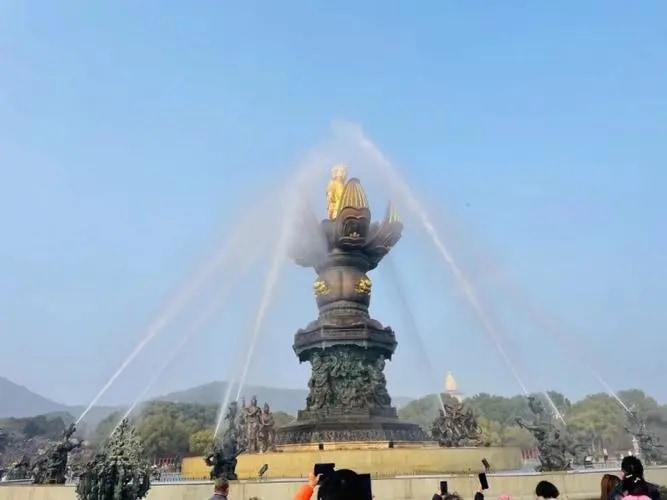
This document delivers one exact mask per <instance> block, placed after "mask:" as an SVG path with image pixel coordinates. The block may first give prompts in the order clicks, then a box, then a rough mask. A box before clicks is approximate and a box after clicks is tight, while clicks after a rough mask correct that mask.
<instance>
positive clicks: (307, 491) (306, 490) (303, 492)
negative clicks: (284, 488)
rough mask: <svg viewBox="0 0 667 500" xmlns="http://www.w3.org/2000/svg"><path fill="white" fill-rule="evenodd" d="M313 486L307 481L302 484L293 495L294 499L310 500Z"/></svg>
mask: <svg viewBox="0 0 667 500" xmlns="http://www.w3.org/2000/svg"><path fill="white" fill-rule="evenodd" d="M313 490H314V488H313V487H312V486H311V485H309V484H308V483H306V484H304V485H303V486H302V487H301V488H300V489H299V491H297V492H296V495H294V500H310V497H312V496H313Z"/></svg>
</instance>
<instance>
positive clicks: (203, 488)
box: [0, 467, 667, 500]
mask: <svg viewBox="0 0 667 500" xmlns="http://www.w3.org/2000/svg"><path fill="white" fill-rule="evenodd" d="M360 472H361V471H360ZM602 474H603V472H602V471H587V472H576V473H557V474H539V475H538V474H525V475H516V474H514V475H505V474H504V475H498V476H495V475H490V476H489V486H490V490H489V491H488V492H487V494H486V498H488V499H489V500H495V499H496V498H498V496H499V495H501V494H503V493H507V494H509V495H511V497H512V500H534V498H535V494H534V491H535V485H536V484H537V482H538V481H540V480H542V479H546V480H548V481H551V482H553V483H554V484H555V485H556V486H557V487H558V489H559V490H560V492H561V496H560V498H561V499H563V500H570V499H572V500H584V499H586V500H588V499H591V500H592V499H597V498H598V497H599V495H600V479H601V478H602ZM646 478H647V479H648V480H649V481H652V482H654V483H657V484H667V468H666V467H662V468H649V469H648V470H647V471H646ZM441 479H446V480H447V481H448V482H449V489H450V491H455V492H457V493H459V494H460V495H461V496H462V498H463V499H464V500H470V499H471V498H473V495H474V492H475V489H476V488H477V477H476V476H475V475H472V474H471V475H462V476H441V477H428V478H426V477H414V478H395V479H376V480H373V495H374V496H375V498H376V499H378V500H424V499H425V498H431V497H432V496H433V493H435V492H436V490H437V488H438V483H439V482H440V480H441ZM2 484H3V483H0V500H76V494H75V491H74V488H73V487H71V486H31V485H25V486H7V485H2ZM301 484H302V482H301V481H263V482H258V481H241V482H239V483H236V482H234V483H232V485H231V491H230V499H232V500H248V499H250V498H253V497H256V498H259V499H260V500H274V499H281V500H290V499H292V498H293V497H294V493H296V491H297V490H298V489H299V487H300V486H301ZM212 490H213V485H212V483H211V482H199V483H174V484H160V485H155V486H153V487H152V488H151V491H150V492H149V494H148V498H147V500H202V499H206V498H209V497H210V496H211V493H212Z"/></svg>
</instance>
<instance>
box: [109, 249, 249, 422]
mask: <svg viewBox="0 0 667 500" xmlns="http://www.w3.org/2000/svg"><path fill="white" fill-rule="evenodd" d="M257 253H258V252H254V253H253V252H249V253H247V254H246V255H245V258H244V260H242V261H241V262H240V263H238V268H237V269H236V271H237V272H236V274H237V275H238V276H240V275H242V274H243V273H244V272H245V271H247V270H248V268H249V267H250V266H251V265H252V264H253V262H254V261H256V260H257V256H258V255H257ZM225 285H226V286H225V287H224V288H223V289H222V290H221V292H220V293H219V294H218V297H216V300H214V301H213V302H212V303H211V304H210V306H209V307H208V308H207V309H205V310H204V312H203V313H202V314H200V315H199V316H198V317H197V319H196V320H195V321H194V322H193V323H192V324H191V325H190V326H189V327H188V329H187V330H186V331H185V334H184V335H183V336H182V338H181V340H180V341H179V342H178V344H177V345H176V347H175V348H174V349H173V350H172V351H171V353H170V354H169V355H168V356H167V357H166V358H165V360H164V362H163V363H162V364H161V365H160V367H159V368H158V369H157V370H156V371H155V373H154V374H153V377H152V378H151V379H150V380H149V382H148V384H147V385H146V387H144V389H143V390H142V391H141V393H139V395H138V396H137V397H136V398H135V400H134V402H133V403H132V405H130V407H129V408H128V409H127V411H126V412H125V414H124V415H123V416H122V417H121V419H120V421H119V422H118V424H117V425H116V427H114V429H113V431H111V434H113V433H114V432H115V431H116V429H117V428H118V426H119V425H120V424H121V422H123V421H124V420H125V419H127V418H128V417H129V416H130V415H131V414H132V412H133V411H134V410H135V408H136V407H137V406H138V405H139V404H140V403H141V402H142V401H143V400H144V398H145V396H146V394H147V393H148V391H149V390H150V389H151V387H153V385H155V384H156V383H157V381H158V380H159V377H160V375H162V373H163V372H164V370H166V369H167V367H168V366H169V365H170V364H171V363H172V362H173V361H174V359H175V358H176V356H177V355H178V353H179V352H180V351H181V349H183V347H185V345H186V344H187V343H188V342H189V341H190V340H192V339H193V338H194V337H195V336H196V335H197V334H198V333H199V332H201V331H202V329H203V328H204V327H205V326H206V325H207V324H209V323H210V322H211V321H212V319H213V318H214V317H215V315H216V314H217V313H219V312H220V310H221V309H222V308H223V307H224V305H225V303H226V302H227V299H228V298H229V296H230V294H231V292H232V280H231V278H229V279H228V281H227V282H226V283H225Z"/></svg>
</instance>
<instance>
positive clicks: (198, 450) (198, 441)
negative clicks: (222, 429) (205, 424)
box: [189, 429, 213, 455]
mask: <svg viewBox="0 0 667 500" xmlns="http://www.w3.org/2000/svg"><path fill="white" fill-rule="evenodd" d="M212 444H213V429H202V430H201V431H197V432H195V433H194V434H192V435H191V436H190V443H189V449H190V453H194V454H197V455H206V454H207V453H208V452H209V451H210V450H211V446H212Z"/></svg>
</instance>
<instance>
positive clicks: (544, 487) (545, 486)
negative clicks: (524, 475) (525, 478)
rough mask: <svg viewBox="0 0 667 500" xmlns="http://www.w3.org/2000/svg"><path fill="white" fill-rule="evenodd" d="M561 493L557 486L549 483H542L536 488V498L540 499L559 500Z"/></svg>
mask: <svg viewBox="0 0 667 500" xmlns="http://www.w3.org/2000/svg"><path fill="white" fill-rule="evenodd" d="M558 495H560V492H559V491H558V488H556V485H554V484H553V483H550V482H549V481H540V482H539V483H537V486H536V487H535V496H537V497H540V498H545V499H547V498H558Z"/></svg>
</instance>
